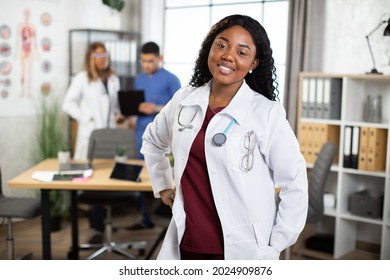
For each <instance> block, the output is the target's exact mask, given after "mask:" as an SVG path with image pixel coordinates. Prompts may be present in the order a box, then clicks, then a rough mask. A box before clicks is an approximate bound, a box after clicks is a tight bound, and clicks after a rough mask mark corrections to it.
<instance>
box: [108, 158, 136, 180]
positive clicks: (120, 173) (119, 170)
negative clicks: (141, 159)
mask: <svg viewBox="0 0 390 280" xmlns="http://www.w3.org/2000/svg"><path fill="white" fill-rule="evenodd" d="M142 168H143V165H138V164H128V163H121V162H117V163H115V166H114V170H113V171H112V173H111V176H110V179H119V180H126V181H133V182H139V181H140V175H141V171H142Z"/></svg>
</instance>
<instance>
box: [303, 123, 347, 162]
mask: <svg viewBox="0 0 390 280" xmlns="http://www.w3.org/2000/svg"><path fill="white" fill-rule="evenodd" d="M339 137H340V129H339V127H338V126H334V125H327V124H318V123H308V122H302V123H301V124H300V133H299V144H300V148H301V153H302V155H303V157H304V158H305V161H306V163H314V162H315V160H316V158H317V155H318V153H319V152H320V150H321V147H322V145H323V144H324V143H325V142H328V141H329V142H333V143H335V144H336V145H337V146H338V144H339ZM337 161H338V157H337V155H336V157H335V160H334V163H337Z"/></svg>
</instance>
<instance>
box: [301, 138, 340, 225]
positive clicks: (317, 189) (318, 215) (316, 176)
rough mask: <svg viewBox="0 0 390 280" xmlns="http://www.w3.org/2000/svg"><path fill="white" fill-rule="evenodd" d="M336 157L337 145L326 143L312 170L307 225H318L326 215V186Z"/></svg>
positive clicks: (309, 178) (309, 177)
mask: <svg viewBox="0 0 390 280" xmlns="http://www.w3.org/2000/svg"><path fill="white" fill-rule="evenodd" d="M335 155H336V145H335V144H334V143H331V142H326V143H325V144H324V145H323V146H322V147H321V151H320V152H319V154H318V156H317V159H316V161H315V163H314V167H313V168H312V169H311V170H310V173H309V176H308V181H309V209H308V213H307V219H306V223H317V222H319V221H320V220H321V219H322V216H323V214H324V192H325V185H326V181H327V179H328V175H329V172H330V167H331V166H332V162H333V159H334V157H335Z"/></svg>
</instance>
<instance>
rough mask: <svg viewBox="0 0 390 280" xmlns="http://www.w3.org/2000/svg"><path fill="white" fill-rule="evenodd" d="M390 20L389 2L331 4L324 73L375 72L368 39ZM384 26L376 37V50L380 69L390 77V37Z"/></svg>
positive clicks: (340, 1) (336, 1)
mask: <svg viewBox="0 0 390 280" xmlns="http://www.w3.org/2000/svg"><path fill="white" fill-rule="evenodd" d="M385 13H387V14H388V15H389V16H390V1H389V0H327V1H326V15H325V19H326V20H325V31H324V46H323V47H322V48H323V54H322V55H323V57H322V63H323V66H322V71H323V72H329V73H353V74H364V73H365V72H368V71H370V70H371V69H372V60H371V56H370V53H369V49H368V45H367V42H366V38H365V36H366V35H367V34H368V33H370V32H371V31H372V30H373V29H374V28H375V27H376V26H377V25H378V24H379V22H380V19H381V18H382V15H384V14H385ZM385 26H386V25H383V26H382V27H381V28H380V29H379V30H377V31H376V33H375V34H373V36H372V38H371V39H370V40H371V43H372V49H373V53H374V56H375V60H376V65H377V69H378V70H379V71H381V72H384V73H385V74H390V65H389V59H390V57H387V56H386V52H388V55H389V56H390V37H384V36H383V31H384V29H385Z"/></svg>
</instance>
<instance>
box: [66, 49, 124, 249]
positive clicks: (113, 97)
mask: <svg viewBox="0 0 390 280" xmlns="http://www.w3.org/2000/svg"><path fill="white" fill-rule="evenodd" d="M84 67H85V71H81V72H80V73H78V74H76V76H75V77H74V78H73V80H72V83H71V85H70V87H69V89H68V91H67V93H66V95H65V98H64V101H63V104H62V109H63V110H64V111H65V112H66V113H67V114H68V115H70V116H71V117H72V118H74V119H75V120H76V121H77V123H78V129H77V138H76V148H75V153H74V159H77V160H85V159H87V156H88V144H89V137H90V135H91V133H92V131H93V130H95V129H99V128H115V127H116V123H117V122H121V121H123V120H124V117H123V116H122V115H121V114H120V109H119V104H118V91H119V89H120V84H119V78H118V77H117V76H116V75H115V73H114V70H113V69H112V67H111V61H110V57H109V54H108V52H107V49H106V47H105V45H104V44H103V43H101V42H94V43H92V44H91V45H90V46H89V47H88V50H87V53H86V55H85V60H84ZM104 216H105V210H104V208H103V206H102V205H100V204H95V205H94V206H93V208H92V210H91V212H90V217H89V218H90V224H91V227H92V228H93V229H95V230H96V232H95V233H94V235H93V236H92V237H91V238H90V240H89V243H101V242H102V241H103V231H104Z"/></svg>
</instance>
